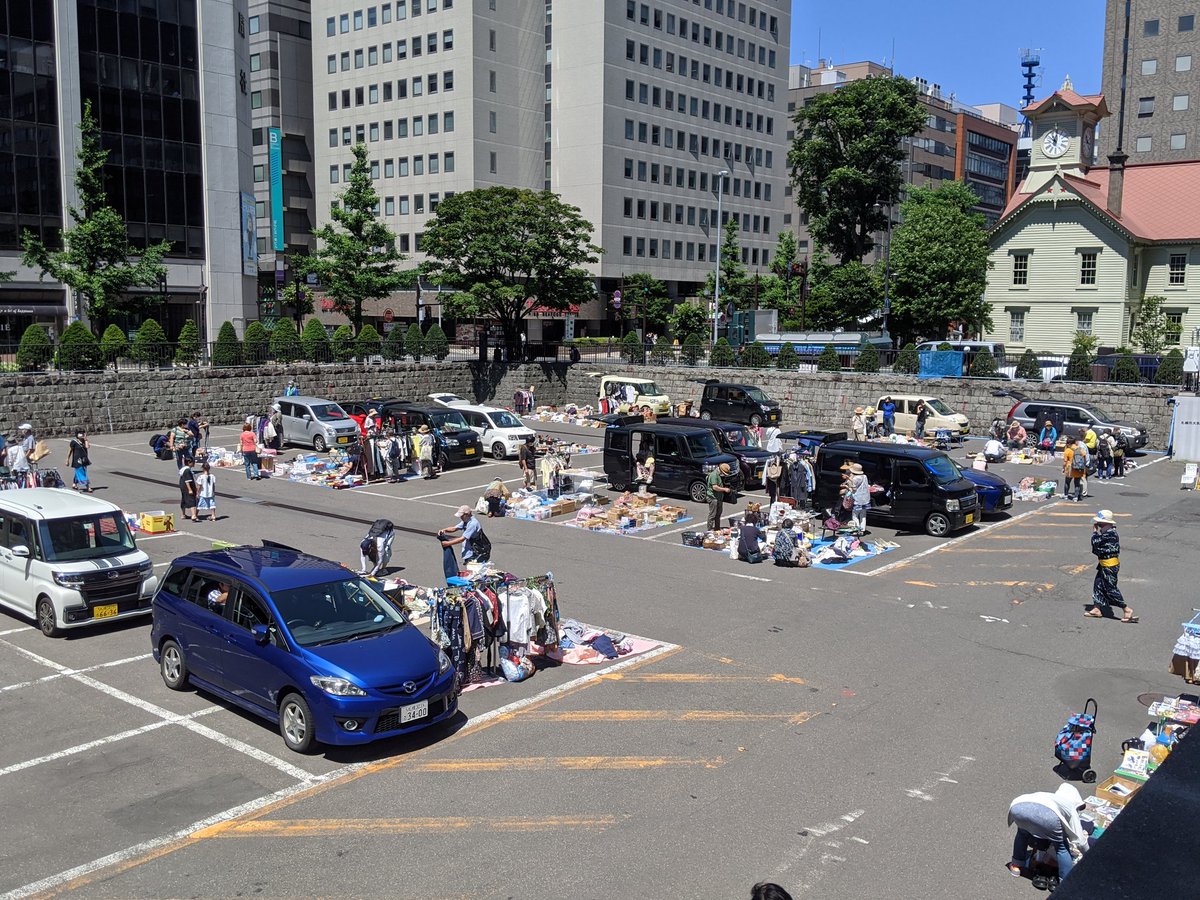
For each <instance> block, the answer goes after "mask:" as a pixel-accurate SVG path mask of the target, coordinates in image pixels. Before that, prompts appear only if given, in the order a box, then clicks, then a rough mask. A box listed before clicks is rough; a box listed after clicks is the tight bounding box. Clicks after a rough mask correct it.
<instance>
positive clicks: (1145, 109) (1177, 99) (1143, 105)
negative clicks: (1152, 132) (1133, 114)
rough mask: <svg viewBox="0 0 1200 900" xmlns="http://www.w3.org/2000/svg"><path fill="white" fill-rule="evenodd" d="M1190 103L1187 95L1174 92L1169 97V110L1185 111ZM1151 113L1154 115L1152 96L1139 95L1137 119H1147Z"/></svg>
mask: <svg viewBox="0 0 1200 900" xmlns="http://www.w3.org/2000/svg"><path fill="white" fill-rule="evenodd" d="M1190 103H1191V101H1190V99H1189V95H1187V94H1175V95H1174V96H1173V97H1172V98H1171V111H1172V112H1186V111H1187V109H1188V107H1189V105H1190ZM1152 115H1154V98H1153V97H1139V98H1138V118H1139V119H1148V118H1150V116H1152Z"/></svg>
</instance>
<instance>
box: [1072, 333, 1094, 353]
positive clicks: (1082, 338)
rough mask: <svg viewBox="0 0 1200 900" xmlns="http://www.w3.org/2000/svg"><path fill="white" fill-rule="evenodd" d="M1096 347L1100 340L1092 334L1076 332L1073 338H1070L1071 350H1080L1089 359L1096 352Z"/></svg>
mask: <svg viewBox="0 0 1200 900" xmlns="http://www.w3.org/2000/svg"><path fill="white" fill-rule="evenodd" d="M1098 346H1100V338H1098V337H1096V335H1094V334H1087V333H1085V332H1082V331H1076V332H1075V337H1073V338H1071V349H1072V350H1075V349H1081V350H1083V352H1084V353H1085V354H1086V355H1087V356H1089V357H1090V356H1091V355H1092V354H1093V353H1095V352H1096V348H1097V347H1098Z"/></svg>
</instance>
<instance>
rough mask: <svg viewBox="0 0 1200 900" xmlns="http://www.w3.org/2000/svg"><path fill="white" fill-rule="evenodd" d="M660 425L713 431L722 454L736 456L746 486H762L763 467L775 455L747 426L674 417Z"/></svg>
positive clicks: (662, 419)
mask: <svg viewBox="0 0 1200 900" xmlns="http://www.w3.org/2000/svg"><path fill="white" fill-rule="evenodd" d="M658 421H659V423H661V424H663V425H683V426H686V427H688V428H704V429H707V430H708V431H711V432H712V434H713V437H715V438H716V439H717V446H718V447H720V448H721V452H722V453H728V454H730V455H731V456H736V457H737V461H738V465H739V466H740V468H741V470H742V478H743V480H745V482H746V484H758V485H761V484H762V475H763V467H765V466H766V464H767V460H769V459H770V458H771V457H772V456H774V455H775V454H773V453H768V452H767V451H766V450H764V449H763V448H762V447H761V446H759V443H758V438H757V437H756V436H755V435H754V433H753V432H751V431H750V430H749V429H748V428H747V427H746V426H745V425H739V424H738V423H737V422H718V421H716V420H715V419H710V420H707V421H706V420H704V419H701V420H699V421H697V420H696V419H691V418H686V419H680V418H676V417H673V416H660V417H659V418H658Z"/></svg>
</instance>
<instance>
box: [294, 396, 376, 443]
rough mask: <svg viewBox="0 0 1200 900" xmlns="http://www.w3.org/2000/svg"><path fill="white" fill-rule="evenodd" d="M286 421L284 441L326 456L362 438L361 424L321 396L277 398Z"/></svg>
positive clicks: (338, 406) (331, 401)
mask: <svg viewBox="0 0 1200 900" xmlns="http://www.w3.org/2000/svg"><path fill="white" fill-rule="evenodd" d="M274 402H275V403H278V404H279V414H280V416H281V417H282V419H283V442H284V443H285V444H301V445H303V446H308V447H312V448H313V449H314V450H316V451H317V452H318V453H324V452H325V451H326V450H328V449H329V448H330V447H333V446H345V445H346V444H351V443H353V442H354V441H356V440H357V439H358V434H359V431H358V424H357V423H356V422H355V421H354V420H353V419H351V418H350V416H349V415H348V414H347V413H346V411H345V410H344V409H342V407H341V406H340V405H339V404H337V403H335V402H334V401H333V400H323V399H321V398H320V397H276V398H275V400H274Z"/></svg>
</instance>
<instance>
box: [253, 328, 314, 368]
mask: <svg viewBox="0 0 1200 900" xmlns="http://www.w3.org/2000/svg"><path fill="white" fill-rule="evenodd" d="M254 324H258V323H257V322H256V323H254ZM246 334H247V336H248V335H249V334H250V329H246ZM269 349H270V353H271V356H272V358H274V360H275V361H276V362H281V363H292V362H298V361H299V360H301V359H303V358H304V347H303V346H302V345H301V343H300V335H298V334H297V333H296V326H295V325H293V324H292V320H291V319H280V320H279V321H278V322H276V323H275V328H274V330H273V331H272V332H271V342H270V346H269Z"/></svg>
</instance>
